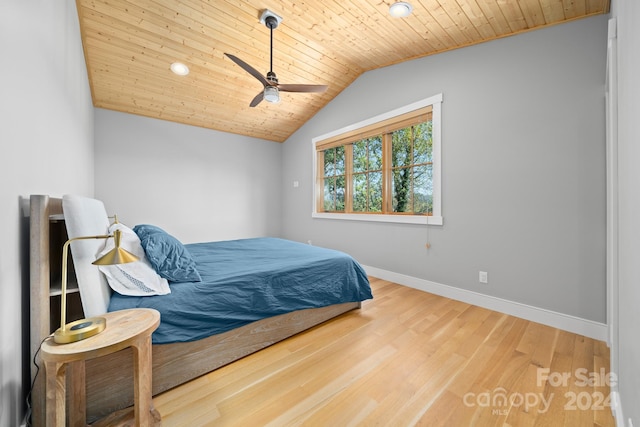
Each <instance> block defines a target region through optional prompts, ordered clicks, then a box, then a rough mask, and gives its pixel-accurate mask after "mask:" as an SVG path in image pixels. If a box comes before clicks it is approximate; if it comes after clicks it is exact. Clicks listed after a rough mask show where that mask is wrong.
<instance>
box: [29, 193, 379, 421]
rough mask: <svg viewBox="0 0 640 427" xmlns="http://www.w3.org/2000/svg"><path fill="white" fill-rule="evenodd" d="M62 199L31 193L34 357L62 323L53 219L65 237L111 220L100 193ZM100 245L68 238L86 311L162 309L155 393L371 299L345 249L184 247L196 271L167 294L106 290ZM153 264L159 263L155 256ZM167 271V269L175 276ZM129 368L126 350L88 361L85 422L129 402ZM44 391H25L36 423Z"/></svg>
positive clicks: (247, 244) (250, 244)
mask: <svg viewBox="0 0 640 427" xmlns="http://www.w3.org/2000/svg"><path fill="white" fill-rule="evenodd" d="M63 199H64V200H61V199H58V198H50V197H48V196H40V195H34V196H31V198H30V202H31V207H30V215H31V218H30V223H31V230H30V240H31V253H30V256H31V265H30V268H31V348H32V356H33V355H35V354H36V351H37V348H38V347H39V344H40V342H41V341H42V339H43V338H44V337H46V336H47V335H49V334H50V333H51V332H52V330H54V329H56V328H57V327H58V326H59V325H52V324H50V313H49V310H50V301H49V289H50V269H51V268H52V266H51V264H52V263H53V264H54V266H53V267H54V268H55V264H56V263H58V262H59V261H58V260H57V259H50V256H49V252H50V250H51V248H50V246H49V244H50V235H49V232H50V230H49V224H50V223H49V220H50V218H51V217H52V216H56V215H58V216H60V215H64V220H65V224H66V229H67V232H68V236H69V237H70V238H71V237H77V236H83V235H84V236H86V235H97V234H105V233H106V232H107V230H108V229H109V228H110V227H114V224H113V221H112V220H110V219H109V217H108V216H107V213H106V210H105V208H104V205H103V203H102V202H101V201H99V200H95V199H89V198H84V197H79V196H64V198H63ZM149 227H150V229H151V230H152V231H154V226H149ZM136 228H137V227H136ZM136 228H134V230H136ZM136 231H137V233H138V234H139V235H140V236H142V241H143V244H147V246H145V248H144V249H145V252H149V253H151V252H153V250H152V249H150V247H151V245H150V244H148V243H145V238H144V230H142V229H140V230H136ZM169 237H170V238H172V236H170V235H169ZM77 243H82V245H81V246H80V245H77ZM104 245H105V243H104V241H100V240H83V241H77V242H74V243H72V245H71V253H72V259H73V263H74V266H75V275H76V276H77V280H78V288H79V294H80V299H81V301H82V308H83V311H84V315H85V316H87V317H90V316H95V315H99V314H101V313H105V312H106V311H110V310H111V311H113V310H119V309H125V308H132V307H150V308H155V309H158V310H159V311H160V313H161V323H160V327H159V328H158V330H156V332H154V335H153V395H157V394H159V393H161V392H163V391H166V390H169V389H171V388H173V387H175V386H177V385H180V384H182V383H185V382H187V381H190V380H192V379H194V378H196V377H198V376H200V375H203V374H205V373H207V372H210V371H212V370H215V369H217V368H219V367H221V366H224V365H226V364H228V363H230V362H233V361H235V360H237V359H239V358H242V357H244V356H246V355H248V354H251V353H254V352H256V351H258V350H260V349H263V348H265V347H267V346H269V345H271V344H274V343H276V342H278V341H281V340H283V339H285V338H288V337H290V336H292V335H295V334H297V333H299V332H301V331H304V330H306V329H309V328H311V327H313V326H316V325H319V324H320V323H322V322H325V321H327V320H329V319H332V318H334V317H336V316H339V315H341V314H343V313H345V312H347V311H350V310H353V309H356V308H359V307H360V303H361V301H363V300H366V299H368V298H371V297H372V295H371V290H370V287H369V283H368V280H367V277H366V274H365V272H364V270H363V269H362V267H361V266H360V265H359V264H358V263H357V262H356V261H355V260H353V258H351V257H350V256H348V255H346V254H344V253H341V252H338V251H332V250H327V249H323V248H316V247H312V246H310V245H305V244H301V243H297V242H291V241H287V240H283V239H275V238H255V239H240V240H234V241H222V242H203V243H196V244H187V245H184V246H183V249H185V252H186V253H187V256H188V257H190V258H189V260H188V261H189V262H192V263H193V264H188V266H187V267H186V268H187V269H189V268H193V269H195V271H196V272H197V276H198V277H196V278H195V279H194V277H193V275H191V273H189V274H188V277H186V278H185V279H184V280H182V279H180V280H179V281H175V282H174V281H173V280H170V281H168V284H169V288H170V293H168V294H164V295H154V296H135V295H121V294H119V293H118V292H113V291H112V290H111V288H110V286H109V283H108V282H107V280H106V276H105V274H107V275H109V273H108V272H106V273H105V272H101V271H99V270H98V268H96V267H95V266H93V265H91V264H90V263H91V262H92V261H93V259H95V257H96V254H98V253H99V252H100V251H101V250H102V249H103V247H104ZM179 245H181V244H180V243H179V242H178V246H176V247H179ZM123 246H124V243H123ZM163 247H164V246H163ZM125 249H126V246H125ZM180 250H182V249H180ZM134 253H135V252H134ZM180 256H181V258H180V260H181V261H182V260H184V257H182V253H181V255H180ZM150 258H153V257H151V256H150ZM167 258H171V257H167ZM152 262H153V259H152ZM175 264H176V263H175V262H174V263H173V264H172V267H175ZM152 266H153V267H154V269H156V270H158V271H159V269H161V266H160V265H156V263H155V262H154V263H153V264H152ZM183 267H184V265H181V266H180V272H183V271H184V268H183ZM162 273H163V275H164V272H162ZM171 274H173V273H170V274H169V276H167V277H172V278H173V276H171ZM176 280H178V279H176ZM254 282H255V283H254ZM116 289H117V288H116ZM214 311H216V312H217V313H219V314H213V312H214ZM132 368H133V367H132V357H131V350H130V349H126V350H122V351H121V352H119V353H116V354H114V355H111V356H106V357H103V358H99V359H95V360H92V361H89V362H88V363H87V366H86V388H87V405H88V406H87V419H88V421H90V422H93V421H95V420H97V419H100V418H103V417H105V416H106V415H109V414H112V413H114V412H116V411H119V410H121V409H124V408H127V407H130V406H131V405H132V404H133V387H132V374H131V372H132ZM32 375H34V376H35V370H34V371H33V372H32ZM44 392H45V391H44V383H43V382H42V381H40V380H38V381H37V382H36V385H35V388H34V390H33V397H32V401H33V404H32V406H33V417H32V418H33V421H34V425H36V426H37V425H43V424H44V422H43V421H44V396H45V395H44Z"/></svg>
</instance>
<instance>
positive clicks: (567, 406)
mask: <svg viewBox="0 0 640 427" xmlns="http://www.w3.org/2000/svg"><path fill="white" fill-rule="evenodd" d="M371 286H372V288H373V293H374V299H373V300H371V301H366V302H364V303H363V306H362V309H361V310H356V311H353V312H350V313H347V314H345V315H342V316H341V317H339V318H337V319H334V320H332V321H329V322H327V323H324V324H322V325H320V326H317V327H315V328H313V329H311V330H309V331H306V332H303V333H301V334H299V335H296V336H295V337H292V338H289V339H287V340H285V341H282V342H280V343H278V344H275V345H273V346H271V347H269V348H267V349H264V350H262V351H260V352H258V353H256V354H253V355H250V356H248V357H246V358H244V359H242V360H239V361H237V362H234V363H232V364H230V365H227V366H225V367H223V368H220V369H218V370H216V371H214V372H212V373H210V374H207V375H205V376H202V377H200V378H198V379H196V380H193V381H191V382H189V383H187V384H184V385H182V386H180V387H177V388H175V389H173V390H170V391H168V392H165V393H164V394H161V395H159V396H156V397H155V398H154V400H153V401H154V405H155V407H156V409H157V410H158V411H159V412H160V414H161V415H162V425H163V426H164V427H171V426H181V427H182V426H293V425H306V426H394V427H396V426H414V425H420V426H430V427H431V426H518V427H519V426H570V427H575V426H614V425H615V422H614V419H613V417H612V415H611V410H610V407H609V402H608V395H609V387H608V384H609V382H608V381H609V379H610V377H609V375H608V373H609V349H608V348H607V346H606V344H605V343H603V342H600V341H595V340H592V339H589V338H585V337H583V336H580V335H575V334H572V333H569V332H564V331H561V330H559V329H554V328H551V327H548V326H544V325H540V324H537V323H532V322H529V321H526V320H522V319H518V318H516V317H512V316H508V315H505V314H501V313H498V312H494V311H491V310H486V309H483V308H479V307H476V306H472V305H469V304H465V303H462V302H458V301H454V300H450V299H447V298H443V297H440V296H436V295H432V294H429V293H425V292H422V291H418V290H415V289H411V288H407V287H404V286H400V285H397V284H394V283H391V282H387V281H383V280H379V279H375V278H371ZM611 379H614V378H611Z"/></svg>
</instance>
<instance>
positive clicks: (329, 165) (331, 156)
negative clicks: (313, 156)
mask: <svg viewBox="0 0 640 427" xmlns="http://www.w3.org/2000/svg"><path fill="white" fill-rule="evenodd" d="M322 153H323V154H324V176H333V175H334V174H335V160H336V150H335V148H330V149H328V150H324V151H323V152H322Z"/></svg>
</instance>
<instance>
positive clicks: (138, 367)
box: [131, 335, 152, 427]
mask: <svg viewBox="0 0 640 427" xmlns="http://www.w3.org/2000/svg"><path fill="white" fill-rule="evenodd" d="M131 347H132V349H133V398H134V413H135V418H136V425H137V426H141V427H142V426H150V425H151V410H152V403H151V380H152V378H151V363H152V360H151V336H150V335H147V336H146V337H140V339H138V340H136V343H134V344H132V346H131Z"/></svg>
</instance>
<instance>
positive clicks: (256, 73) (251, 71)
mask: <svg viewBox="0 0 640 427" xmlns="http://www.w3.org/2000/svg"><path fill="white" fill-rule="evenodd" d="M225 55H226V56H228V57H229V59H231V60H232V61H233V62H235V63H236V64H238V65H239V66H240V67H241V68H242V69H243V70H245V71H246V72H247V73H249V74H251V75H252V76H253V77H255V78H256V79H258V80H260V83H262V85H263V86H270V85H271V83H269V82H268V81H267V79H266V77H265V76H263V75H262V74H260V72H259V71H258V70H256V69H255V68H253V67H252V66H251V65H249V64H247V63H246V62H244V61H243V60H242V59H240V58H238V57H237V56H235V55H231V54H230V53H225Z"/></svg>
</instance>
